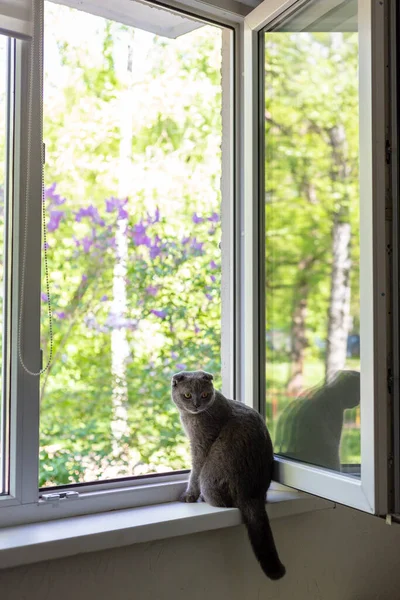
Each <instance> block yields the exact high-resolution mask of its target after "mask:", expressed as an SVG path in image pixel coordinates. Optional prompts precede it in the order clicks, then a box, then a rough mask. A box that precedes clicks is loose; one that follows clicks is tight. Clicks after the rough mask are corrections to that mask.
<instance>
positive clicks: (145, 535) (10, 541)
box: [0, 490, 335, 569]
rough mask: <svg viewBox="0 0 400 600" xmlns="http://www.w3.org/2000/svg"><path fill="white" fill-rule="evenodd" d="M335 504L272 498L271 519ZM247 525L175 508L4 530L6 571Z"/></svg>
mask: <svg viewBox="0 0 400 600" xmlns="http://www.w3.org/2000/svg"><path fill="white" fill-rule="evenodd" d="M334 506H335V504H334V503H333V502H329V501H328V500H323V499H322V498H317V497H316V496H311V495H309V494H305V493H302V492H298V491H281V490H278V491H274V490H270V492H269V493H268V505H267V510H268V514H269V516H270V519H279V518H282V517H287V516H291V515H298V514H302V513H305V512H310V511H315V510H322V509H326V508H333V507H334ZM241 522H242V520H241V516H240V512H239V510H237V509H236V508H213V507H212V506H209V505H207V504H205V503H197V504H182V503H178V502H170V503H168V504H158V505H153V506H145V507H141V508H131V509H125V510H118V511H114V512H106V513H99V514H93V515H84V516H80V517H70V518H66V519H60V520H56V521H47V522H42V523H34V524H29V525H18V526H15V527H7V528H4V529H2V530H0V569H4V568H7V567H15V566H18V565H23V564H28V563H34V562H40V561H43V560H49V559H54V558H62V557H65V556H72V555H75V554H81V553H83V552H95V551H98V550H105V549H109V548H116V547H119V546H129V545H131V544H138V543H142V542H150V541H154V540H160V539H165V538H170V537H176V536H180V535H188V534H191V533H199V532H201V531H209V530H213V529H221V528H224V527H234V526H237V525H240V523H241Z"/></svg>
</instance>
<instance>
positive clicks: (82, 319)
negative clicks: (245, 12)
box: [39, 2, 223, 486]
mask: <svg viewBox="0 0 400 600" xmlns="http://www.w3.org/2000/svg"><path fill="white" fill-rule="evenodd" d="M153 12H154V13H158V11H153ZM164 14H165V15H167V17H171V14H170V13H167V12H165V11H164ZM176 19H177V20H178V23H179V24H180V27H182V24H181V21H182V22H183V24H184V25H185V27H184V29H183V33H182V34H179V35H174V37H173V38H168V37H165V36H162V35H157V34H154V33H152V32H147V31H143V30H142V29H139V28H133V27H127V26H126V25H121V24H119V23H116V22H113V21H107V20H106V19H103V18H101V17H98V16H95V15H91V14H87V13H85V12H81V11H77V10H73V9H70V8H68V7H65V6H60V5H57V4H53V3H50V2H46V3H45V51H44V60H45V78H44V85H45V94H44V140H45V143H46V166H45V195H46V204H47V207H46V208H47V213H48V215H49V216H48V219H49V220H48V226H47V230H48V232H47V243H46V250H47V255H48V268H49V273H50V293H51V296H50V297H51V303H52V306H53V328H52V329H53V337H54V360H53V362H52V364H51V365H50V367H49V369H48V370H47V371H46V372H45V373H44V374H43V375H42V378H41V392H40V469H39V485H40V486H54V485H62V484H69V483H78V482H90V481H94V480H99V479H113V478H116V477H121V476H132V475H133V476H135V475H144V474H149V473H163V472H169V471H173V470H179V469H187V468H189V467H190V455H189V450H188V443H187V440H186V436H185V435H184V434H183V431H182V428H181V425H180V421H179V417H178V413H177V411H176V409H175V407H174V406H173V405H172V403H171V400H170V379H171V377H172V375H173V373H174V372H177V371H180V370H185V369H188V370H195V369H198V368H203V369H204V370H207V371H211V372H212V373H214V374H215V380H216V385H217V386H219V387H220V385H221V250H220V243H221V143H222V123H221V98H222V88H221V57H222V55H221V49H222V34H223V30H222V29H221V28H220V27H216V26H212V25H206V24H203V23H199V22H198V21H195V20H192V19H185V20H184V19H182V18H180V17H176ZM42 272H43V277H42V328H41V331H42V334H41V346H42V349H43V351H44V355H45V356H46V355H48V352H49V348H48V344H49V339H50V336H49V329H48V318H47V300H48V298H47V292H46V287H45V269H42Z"/></svg>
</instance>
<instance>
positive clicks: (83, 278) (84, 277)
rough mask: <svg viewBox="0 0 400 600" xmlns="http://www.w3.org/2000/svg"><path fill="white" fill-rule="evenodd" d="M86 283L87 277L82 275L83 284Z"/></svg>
mask: <svg viewBox="0 0 400 600" xmlns="http://www.w3.org/2000/svg"><path fill="white" fill-rule="evenodd" d="M85 281H87V275H82V283H85Z"/></svg>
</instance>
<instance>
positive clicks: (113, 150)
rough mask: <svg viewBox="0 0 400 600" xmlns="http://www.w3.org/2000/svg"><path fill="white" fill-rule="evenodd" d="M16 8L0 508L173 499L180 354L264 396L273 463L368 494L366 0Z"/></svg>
mask: <svg viewBox="0 0 400 600" xmlns="http://www.w3.org/2000/svg"><path fill="white" fill-rule="evenodd" d="M6 4H7V3H6ZM19 4H21V6H22V5H23V4H24V10H22V8H21V7H20V8H21V10H20V11H17V12H15V13H13V14H11V13H12V10H11V8H10V6H12V3H10V4H7V7H8V8H7V11H6V10H5V9H3V8H0V32H2V33H4V34H5V35H7V36H12V37H15V38H16V39H15V40H14V41H13V42H12V44H9V42H7V40H6V38H1V40H4V46H0V49H1V50H0V57H1V62H0V68H1V69H2V73H1V76H2V77H3V73H4V76H6V74H8V77H7V82H11V83H8V84H7V85H8V88H7V89H6V95H5V96H0V102H2V103H3V104H2V105H1V114H2V117H1V118H2V119H3V120H2V121H0V123H1V128H2V129H1V132H0V149H1V150H0V152H1V153H2V154H1V157H0V158H1V161H2V164H3V165H4V167H3V166H2V170H1V173H2V175H1V177H2V179H1V180H0V185H1V186H4V184H8V188H6V189H8V192H7V194H6V198H7V200H8V201H7V202H6V208H7V209H8V214H6V216H5V217H4V216H3V217H2V218H3V225H2V228H1V231H2V235H3V236H4V239H2V246H3V248H5V250H3V254H2V257H3V271H2V283H3V287H4V292H3V299H2V302H3V306H2V312H1V314H2V319H3V323H2V324H3V337H2V342H1V343H2V348H3V366H2V376H4V377H2V379H3V381H2V384H3V386H2V389H3V392H2V401H1V410H2V412H1V421H0V424H1V428H0V436H1V438H0V441H1V444H0V452H1V461H0V462H1V471H0V474H1V479H0V483H1V489H0V492H1V495H0V525H3V524H7V525H10V524H13V523H21V522H29V521H34V520H48V519H54V518H59V517H66V516H70V515H74V514H75V515H77V514H87V513H90V512H99V511H104V510H110V509H118V508H127V507H132V506H140V505H145V504H154V503H161V502H167V501H173V500H176V498H177V497H178V494H179V492H180V491H181V490H182V488H183V486H184V485H185V482H186V479H187V469H188V468H190V460H189V458H190V457H189V453H188V446H187V441H186V439H185V437H184V435H183V432H182V431H181V428H180V425H179V420H178V415H177V413H176V412H175V410H174V407H173V406H172V403H171V402H170V391H169V381H170V377H171V375H172V373H173V372H176V371H177V370H180V369H182V370H183V369H196V368H204V369H208V370H210V371H212V372H213V373H214V375H216V385H218V386H221V387H222V390H223V392H224V393H226V394H227V395H228V396H230V397H235V398H236V399H237V400H239V401H244V402H246V403H248V404H249V405H251V406H253V407H254V408H255V409H256V410H258V411H260V412H261V413H262V414H263V415H265V418H266V420H267V424H268V426H269V428H270V430H271V433H272V437H273V440H274V446H275V452H276V466H277V469H276V480H277V481H278V482H280V483H283V484H285V485H289V486H291V487H294V488H298V489H301V490H305V491H308V492H311V493H313V494H316V495H320V496H323V497H326V498H328V499H331V500H334V501H337V502H340V503H343V504H346V505H349V506H353V507H357V508H360V509H362V510H365V511H368V512H371V513H376V514H379V515H384V514H387V513H388V512H389V511H390V510H391V506H392V505H391V499H390V495H389V492H388V490H389V489H390V485H391V477H392V475H391V471H390V461H389V458H390V453H391V451H392V441H391V438H390V436H389V435H388V432H389V428H390V426H391V425H392V422H391V413H390V406H391V401H392V400H393V398H392V397H391V387H390V381H391V380H390V369H391V368H392V367H393V364H392V340H391V336H390V331H391V322H392V321H391V319H392V317H391V312H392V309H391V297H390V286H389V285H388V280H389V274H390V272H391V271H390V269H391V252H390V250H391V244H392V241H391V226H390V225H388V224H389V223H390V214H391V212H390V209H391V194H392V190H391V186H390V181H391V179H390V177H391V175H392V173H391V172H390V168H391V167H390V162H391V135H392V129H391V128H392V125H393V124H392V123H391V119H390V110H389V108H390V104H389V101H390V96H389V70H388V68H387V65H388V64H389V62H390V61H387V60H386V58H387V57H388V54H387V52H388V48H389V43H393V41H392V37H393V31H392V30H391V29H390V28H389V19H388V9H389V2H388V0H383V2H382V1H381V0H379V1H375V0H363V2H355V1H353V0H349V1H348V0H346V1H344V0H330V1H329V3H327V2H325V1H321V0H318V1H312V0H311V1H303V0H301V1H298V0H285V2H283V1H282V2H280V1H278V0H276V1H274V2H271V1H270V0H265V2H262V3H261V4H260V5H259V6H257V7H256V8H254V9H253V10H250V9H246V10H248V14H247V16H246V17H243V15H242V14H236V13H229V14H228V13H227V11H226V10H225V9H220V8H217V7H216V6H211V5H210V4H207V8H206V9H204V10H200V9H199V10H198V9H193V10H192V9H190V10H189V9H187V7H186V8H185V0H184V1H183V2H182V3H179V2H177V3H174V7H173V9H171V10H169V9H167V8H166V7H164V8H160V7H159V6H153V5H151V4H149V3H142V2H137V3H136V2H132V1H131V0H121V2H118V6H117V7H114V6H113V7H112V8H110V6H109V4H110V3H108V2H105V0H99V1H98V2H96V3H92V2H90V1H89V0H83V2H82V3H79V6H80V9H81V10H80V11H76V10H74V9H73V6H74V4H75V2H74V1H73V0H68V1H63V5H62V6H60V5H58V4H57V3H56V2H45V3H43V1H42V0H33V2H32V6H31V2H30V1H29V2H28V0H26V2H24V0H21V2H20V3H19ZM31 8H32V9H33V10H31ZM42 9H43V10H42ZM3 13H4V14H3ZM229 15H230V16H229ZM394 22H395V19H392V20H391V23H392V24H393V23H394ZM389 29H390V31H389ZM43 30H44V31H45V35H44V53H43V56H42V51H41V41H42V37H43ZM2 43H3V41H2ZM7 44H9V45H10V49H11V50H12V51H11V52H10V53H9V54H8V55H7V56H8V58H7V59H6V46H7ZM42 58H44V61H43V65H44V66H43V68H42ZM391 67H392V69H393V65H391ZM393 72H395V69H394V70H393ZM42 80H43V81H42ZM42 83H43V89H42ZM30 84H32V85H30ZM2 89H3V88H2ZM42 100H43V136H42V131H41V109H42ZM392 120H393V115H392ZM11 134H12V135H11ZM42 139H43V141H44V142H45V152H44V156H42V157H41V153H40V148H41V147H42V145H41V143H42ZM10 142H12V143H10ZM44 158H45V160H44ZM7 161H8V162H7ZM5 162H7V168H6V165H5ZM11 163H12V169H9V168H8V166H9V165H11ZM42 163H44V164H42ZM42 167H43V169H42ZM42 170H43V172H44V199H43V201H44V208H45V213H46V218H45V221H46V223H47V233H46V238H44V237H43V234H42V208H43V206H42V198H41V183H42V182H41V173H42ZM6 175H7V176H8V175H10V178H9V179H8V178H7V177H6ZM11 192H12V193H11ZM26 192H27V193H26ZM7 196H9V197H7ZM10 200H11V201H10ZM3 203H4V200H3ZM10 209H12V210H10ZM4 223H5V224H4ZM26 225H27V229H25V227H26ZM396 226H397V225H396ZM396 226H395V232H396ZM11 227H12V231H13V235H12V236H11V235H10V231H11ZM25 233H26V235H25ZM25 240H26V252H25V251H24V247H25V246H24V244H25ZM11 250H12V251H11ZM24 257H25V278H24V277H23V276H22V275H23V269H22V266H23V259H24ZM4 265H5V266H6V267H7V269H8V271H7V273H6V272H5V270H4ZM46 268H47V269H48V284H49V287H48V288H47V278H46ZM11 275H12V277H11ZM48 294H49V295H50V300H51V306H52V307H53V321H52V328H50V322H49V319H48V314H47V309H48V299H49V298H48ZM21 302H22V305H21ZM20 309H21V310H22V315H23V318H22V328H21V345H20V348H19V347H18V338H19V335H18V332H19V327H18V325H19V314H20ZM52 343H53V356H52V361H51V365H50V368H48V369H46V368H45V369H44V370H43V372H42V373H41V376H40V377H35V376H32V375H31V374H30V373H29V371H30V370H31V371H33V372H36V373H38V372H39V371H40V357H41V351H42V353H43V356H42V359H43V360H42V362H43V365H44V367H46V364H47V361H48V358H49V356H50V349H51V344H52ZM19 354H22V357H23V361H24V363H25V367H27V369H28V370H27V369H26V368H25V369H24V368H23V366H22V365H21V361H20V356H19ZM388 368H389V372H388ZM388 384H389V387H388ZM72 499H75V500H76V501H74V502H72V501H71V500H72ZM53 503H55V504H56V505H57V507H58V508H59V510H53V506H52V505H53Z"/></svg>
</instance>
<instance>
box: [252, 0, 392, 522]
mask: <svg viewBox="0 0 400 600" xmlns="http://www.w3.org/2000/svg"><path fill="white" fill-rule="evenodd" d="M328 4H329V7H328V6H327V5H328ZM349 4H352V3H348V2H347V3H343V2H342V1H341V0H332V1H331V0H330V1H329V3H328V2H322V3H321V2H304V1H298V0H297V1H296V0H286V1H283V0H265V1H264V2H262V3H261V4H260V5H259V6H258V7H257V8H255V9H254V10H253V11H252V12H251V13H250V14H249V15H248V16H247V17H246V19H245V24H244V45H245V47H244V60H245V124H246V126H245V136H246V138H245V161H247V165H246V168H245V177H246V180H245V194H246V196H245V207H244V231H245V236H244V237H245V243H244V264H245V265H246V264H252V265H253V267H254V268H253V269H251V270H247V272H246V285H245V286H244V295H245V297H244V304H245V306H247V307H248V310H245V311H244V313H245V315H246V316H245V317H244V320H245V324H244V356H245V367H244V378H243V387H242V394H243V396H244V398H245V401H246V402H247V403H249V404H250V405H252V406H253V407H254V408H256V409H257V410H260V411H261V412H262V413H265V398H266V394H268V389H266V388H267V385H266V375H265V372H266V368H265V365H266V364H267V368H268V360H267V361H266V335H265V331H266V326H265V325H266V324H265V317H264V314H265V302H266V293H265V287H266V268H265V263H266V261H265V259H264V256H265V232H266V227H265V207H264V202H265V200H264V198H265V193H266V190H267V189H268V187H267V185H268V184H267V183H266V180H268V173H267V174H264V169H265V164H264V162H265V158H264V148H265V135H266V134H265V126H264V121H265V110H266V109H265V97H266V90H265V89H264V86H265V75H264V53H263V50H264V48H263V45H264V34H265V32H271V31H276V30H277V29H279V27H281V24H282V23H285V22H288V21H289V27H285V31H292V32H293V31H295V32H299V31H320V30H319V29H318V22H320V21H318V20H319V19H321V15H320V14H319V11H321V7H322V10H323V12H324V14H326V13H327V12H328V9H329V11H330V12H329V15H330V24H331V27H332V28H331V29H328V30H327V29H325V31H351V30H352V29H351V28H352V26H353V24H354V9H355V10H356V19H357V21H358V46H359V51H358V61H359V62H358V72H359V92H358V93H359V99H360V101H359V196H360V199H362V205H361V210H360V222H359V226H360V278H359V279H360V338H361V352H360V362H361V368H360V398H361V400H360V406H361V409H360V410H361V473H360V477H351V476H348V475H346V474H344V473H343V472H340V471H336V472H335V471H333V470H328V469H326V468H321V467H318V466H313V465H311V464H306V463H305V462H301V460H295V459H294V458H293V457H292V458H290V457H287V456H282V455H281V456H280V455H278V454H276V473H275V479H276V481H277V482H279V483H282V484H285V485H288V486H290V487H294V488H297V489H300V490H304V491H306V492H310V493H312V494H315V495H318V496H322V497H324V498H327V499H330V500H333V501H336V502H339V503H341V504H345V505H348V506H351V507H355V508H358V509H362V510H364V511H366V512H370V513H375V514H380V515H384V514H387V512H388V494H387V489H388V449H387V448H388V419H389V414H388V382H387V377H388V366H387V365H388V362H387V361H388V355H389V353H388V339H387V338H388V326H387V323H388V315H389V311H390V307H389V305H388V289H387V274H388V256H387V250H386V244H387V243H388V239H387V234H386V223H385V193H386V184H387V176H388V174H387V162H386V159H385V157H386V154H385V145H386V131H387V121H386V117H387V110H386V106H387V81H386V80H387V67H386V62H385V58H386V56H387V54H386V47H385V43H386V42H385V40H386V39H387V36H385V27H386V24H387V16H386V12H387V10H388V6H387V2H385V1H384V2H380V1H376V0H359V1H358V5H357V2H353V5H355V7H354V6H353V7H352V8H350V10H349ZM341 5H343V6H344V5H346V6H347V8H346V10H348V14H347V15H345V17H343V19H342V20H340V19H339V20H338V19H337V18H336V17H337V15H338V14H340V10H339V9H340V8H341ZM335 15H336V16H335ZM335 18H336V21H335ZM335 28H336V29H335ZM267 277H268V275H267ZM266 314H267V321H268V304H267V311H266ZM267 422H268V419H267Z"/></svg>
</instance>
